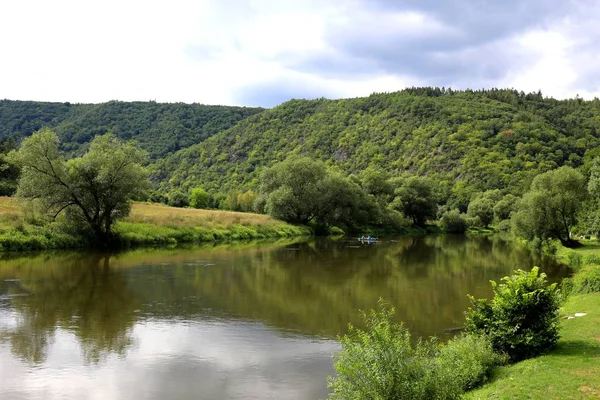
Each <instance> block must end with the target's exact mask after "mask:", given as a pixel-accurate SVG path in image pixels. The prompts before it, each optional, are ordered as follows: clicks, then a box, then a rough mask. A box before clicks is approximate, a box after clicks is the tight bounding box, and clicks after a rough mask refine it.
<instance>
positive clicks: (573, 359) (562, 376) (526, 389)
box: [465, 293, 600, 400]
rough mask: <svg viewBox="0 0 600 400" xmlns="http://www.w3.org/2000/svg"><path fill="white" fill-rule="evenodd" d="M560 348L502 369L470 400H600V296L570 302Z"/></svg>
mask: <svg viewBox="0 0 600 400" xmlns="http://www.w3.org/2000/svg"><path fill="white" fill-rule="evenodd" d="M576 312H587V313H588V314H587V315H585V316H583V317H578V318H574V319H564V320H563V321H562V323H561V339H560V340H559V342H558V346H557V347H556V349H554V350H553V351H552V352H550V353H549V354H547V355H544V356H541V357H537V358H533V359H529V360H526V361H523V362H520V363H518V364H515V365H511V366H507V367H501V368H498V369H497V370H496V371H495V373H494V375H493V378H492V380H491V382H490V383H489V384H488V385H486V386H484V387H483V388H480V389H478V390H475V391H472V392H469V393H467V395H465V398H466V399H544V400H547V399H598V398H600V293H593V294H587V295H580V296H574V297H571V298H569V300H567V303H566V304H565V305H564V307H563V309H562V310H561V314H562V315H565V316H566V315H572V314H574V313H576Z"/></svg>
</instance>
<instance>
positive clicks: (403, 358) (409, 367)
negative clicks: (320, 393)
mask: <svg viewBox="0 0 600 400" xmlns="http://www.w3.org/2000/svg"><path fill="white" fill-rule="evenodd" d="M393 313H394V309H393V308H388V307H387V306H386V305H385V303H383V302H382V301H380V309H379V310H378V311H374V310H371V312H370V313H369V314H365V313H363V314H362V315H363V319H364V322H365V325H366V329H365V330H361V329H358V328H356V327H353V326H350V327H349V332H348V334H346V335H344V336H342V337H340V338H339V341H340V343H341V345H342V350H341V351H340V352H339V353H338V355H337V358H336V360H335V363H334V367H335V369H336V371H337V373H338V375H337V376H335V377H334V378H331V377H330V378H329V387H330V388H332V389H333V392H332V393H331V395H330V398H331V399H345V400H348V399H357V400H358V399H381V400H383V399H457V398H459V397H460V394H461V392H462V390H461V388H460V386H459V385H460V384H461V383H462V382H458V381H456V380H454V379H453V378H454V377H453V376H452V374H451V371H450V370H448V369H446V368H443V366H442V365H441V363H440V361H439V359H438V358H436V357H435V354H436V351H437V344H436V343H435V342H434V341H420V340H419V341H417V343H416V344H415V345H412V344H411V340H410V333H409V332H408V331H407V330H406V329H405V328H404V327H403V326H402V325H401V324H396V323H393V322H392V319H391V318H392V315H393ZM447 357H448V358H450V357H451V355H450V354H448V355H447Z"/></svg>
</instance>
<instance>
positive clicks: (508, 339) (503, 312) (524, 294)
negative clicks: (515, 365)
mask: <svg viewBox="0 0 600 400" xmlns="http://www.w3.org/2000/svg"><path fill="white" fill-rule="evenodd" d="M502 281H503V282H504V283H501V284H497V283H496V282H492V289H493V292H494V297H493V298H492V299H491V300H487V299H479V300H476V299H475V298H474V297H472V296H469V298H470V300H471V304H472V308H469V310H468V311H467V313H466V314H467V321H466V328H467V331H468V332H471V333H475V334H485V335H487V336H488V337H489V339H490V341H491V343H492V346H493V348H494V350H495V351H496V352H499V353H505V354H507V355H508V357H509V358H510V361H512V362H516V361H519V360H523V359H526V358H529V357H533V356H536V355H539V354H541V353H544V352H546V351H547V350H550V349H551V348H553V347H554V346H555V345H556V342H557V341H558V337H559V335H558V324H559V317H558V309H559V302H560V294H559V292H558V290H557V289H556V284H552V285H548V283H547V281H546V275H545V274H543V273H542V274H539V270H538V268H537V267H534V268H533V269H532V270H531V271H530V272H525V271H522V270H518V271H516V272H515V274H514V275H512V276H510V277H504V278H502Z"/></svg>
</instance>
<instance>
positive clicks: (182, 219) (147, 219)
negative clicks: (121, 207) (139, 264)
mask: <svg viewBox="0 0 600 400" xmlns="http://www.w3.org/2000/svg"><path fill="white" fill-rule="evenodd" d="M127 221H128V222H143V223H149V224H155V225H164V226H178V227H191V226H202V227H211V226H215V225H218V226H220V227H228V226H231V225H235V224H242V225H263V226H264V225H273V224H280V223H281V221H277V220H275V219H273V218H272V217H270V216H268V215H263V214H251V213H242V212H235V211H218V210H196V209H192V208H176V207H168V206H165V205H161V204H140V203H136V204H133V207H132V209H131V214H130V215H129V217H128V218H127Z"/></svg>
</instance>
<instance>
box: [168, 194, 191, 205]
mask: <svg viewBox="0 0 600 400" xmlns="http://www.w3.org/2000/svg"><path fill="white" fill-rule="evenodd" d="M167 204H168V205H170V206H171V207H187V206H188V205H189V204H190V203H189V199H188V196H187V194H185V193H183V192H182V191H181V190H177V191H175V192H173V193H171V194H170V195H169V202H168V203H167Z"/></svg>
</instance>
